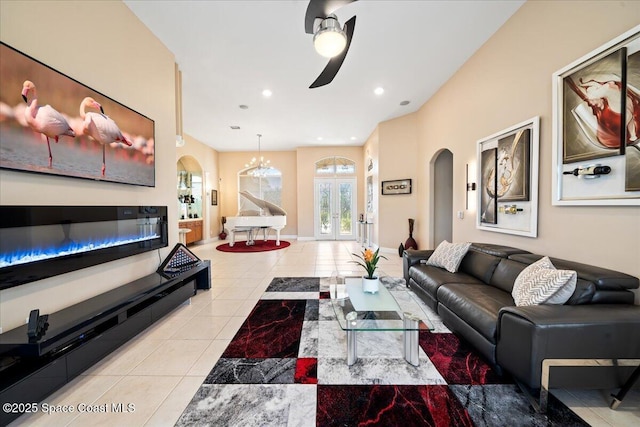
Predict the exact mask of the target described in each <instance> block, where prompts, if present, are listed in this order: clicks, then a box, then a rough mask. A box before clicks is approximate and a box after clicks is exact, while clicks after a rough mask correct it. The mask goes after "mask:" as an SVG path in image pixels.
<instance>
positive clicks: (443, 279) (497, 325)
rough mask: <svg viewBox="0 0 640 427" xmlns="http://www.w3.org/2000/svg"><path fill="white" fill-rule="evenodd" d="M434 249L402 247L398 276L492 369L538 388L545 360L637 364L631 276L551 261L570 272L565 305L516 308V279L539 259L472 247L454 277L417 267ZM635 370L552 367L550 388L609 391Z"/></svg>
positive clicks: (638, 338)
mask: <svg viewBox="0 0 640 427" xmlns="http://www.w3.org/2000/svg"><path fill="white" fill-rule="evenodd" d="M432 253H433V250H426V251H416V250H407V251H405V252H404V255H403V263H404V277H405V280H406V282H407V286H409V287H410V288H411V289H412V290H413V291H414V292H415V293H416V294H418V295H419V296H420V297H421V298H422V299H423V300H424V301H425V302H426V304H427V305H428V306H429V307H431V308H432V309H433V310H435V311H436V312H437V313H438V314H439V315H440V316H441V317H442V319H443V321H444V323H445V325H446V326H447V327H448V328H449V329H451V330H452V331H453V332H455V333H457V334H458V335H461V336H462V337H464V338H465V339H466V340H467V341H469V342H470V343H471V344H472V345H474V346H475V348H476V349H477V350H478V351H479V352H480V353H481V354H482V355H483V356H484V357H485V358H486V359H487V360H488V361H489V362H490V363H492V364H493V365H494V366H495V367H496V368H497V369H498V370H499V371H506V372H508V373H509V374H511V375H512V376H513V377H514V378H515V379H516V380H517V381H519V382H520V383H522V384H524V385H526V386H528V387H529V388H532V389H538V388H540V380H541V368H542V361H543V360H544V359H640V306H637V305H634V294H633V292H631V291H630V290H631V289H636V288H638V286H639V281H638V278H636V277H633V276H629V275H627V274H624V273H620V272H616V271H612V270H608V269H604V268H599V267H594V266H591V265H586V264H580V263H576V262H571V261H566V260H562V259H557V258H551V261H552V262H553V264H554V266H555V267H556V268H559V269H567V270H575V271H576V272H577V276H578V280H577V285H576V290H575V292H574V293H573V295H572V296H571V298H570V299H569V301H567V302H566V303H565V304H564V305H545V304H541V305H534V306H526V307H517V306H516V305H515V303H514V301H513V298H512V297H511V290H512V288H513V284H514V281H515V279H516V277H517V276H518V274H519V273H520V272H521V271H522V270H523V269H524V268H526V267H527V266H528V265H530V264H532V263H533V262H535V261H537V260H538V259H540V258H542V255H535V254H532V253H530V252H527V251H525V250H521V249H517V248H512V247H506V246H499V245H492V244H481V243H474V244H472V245H471V247H470V249H469V251H468V252H467V254H466V255H465V256H464V258H463V260H462V262H461V264H460V267H459V269H458V271H457V272H456V273H450V272H448V271H446V270H444V269H442V268H439V267H434V266H428V265H425V264H424V261H422V262H421V260H426V259H427V258H428V257H429V256H430V255H431V254H432ZM633 369H634V368H632V367H631V368H630V367H617V366H615V367H601V366H598V367H557V368H552V370H551V376H550V387H579V388H614V387H619V386H621V385H622V384H623V383H624V382H625V381H626V379H627V378H628V377H629V375H630V374H631V372H632V371H633Z"/></svg>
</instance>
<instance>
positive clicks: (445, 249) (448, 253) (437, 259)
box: [426, 240, 471, 273]
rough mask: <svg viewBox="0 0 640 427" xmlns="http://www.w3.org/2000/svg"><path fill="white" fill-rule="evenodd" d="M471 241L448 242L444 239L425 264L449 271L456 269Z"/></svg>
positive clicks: (452, 271)
mask: <svg viewBox="0 0 640 427" xmlns="http://www.w3.org/2000/svg"><path fill="white" fill-rule="evenodd" d="M469 246H471V243H449V242H447V241H446V240H445V241H444V242H442V243H440V244H439V245H438V247H437V248H436V250H435V251H433V254H431V256H430V257H429V259H427V262H426V264H427V265H432V266H434V267H441V268H444V269H445V270H447V271H448V272H450V273H455V272H456V271H458V267H459V266H460V263H461V262H462V258H464V256H465V255H466V253H467V251H468V250H469Z"/></svg>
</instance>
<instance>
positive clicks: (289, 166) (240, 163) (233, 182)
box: [218, 151, 298, 236]
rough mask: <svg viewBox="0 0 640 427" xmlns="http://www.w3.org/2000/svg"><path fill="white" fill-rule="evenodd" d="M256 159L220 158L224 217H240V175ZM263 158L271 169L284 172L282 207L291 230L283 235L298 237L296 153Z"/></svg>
mask: <svg viewBox="0 0 640 427" xmlns="http://www.w3.org/2000/svg"><path fill="white" fill-rule="evenodd" d="M255 155H256V153H255V152H252V151H244V152H221V153H219V154H218V159H219V167H220V182H219V185H220V190H219V193H218V200H219V203H220V206H219V207H220V215H221V216H236V215H237V214H238V171H241V170H243V169H245V164H246V163H247V162H248V161H249V160H251V158H252V157H253V156H255ZM262 155H263V156H264V158H265V159H268V160H270V161H271V166H273V167H274V168H276V169H278V170H280V172H282V206H281V207H282V208H283V209H284V210H285V211H286V212H287V226H286V227H285V228H284V229H283V230H282V231H281V234H282V235H283V236H284V235H288V236H295V235H296V234H297V229H298V221H297V218H298V205H297V196H296V191H297V185H298V184H297V180H296V173H297V172H296V153H295V151H263V152H262ZM227 231H228V230H227Z"/></svg>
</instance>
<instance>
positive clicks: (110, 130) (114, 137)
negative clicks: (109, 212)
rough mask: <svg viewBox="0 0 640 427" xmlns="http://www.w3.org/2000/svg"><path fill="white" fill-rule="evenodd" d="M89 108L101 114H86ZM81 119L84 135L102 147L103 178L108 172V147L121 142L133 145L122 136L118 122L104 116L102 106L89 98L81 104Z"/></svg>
mask: <svg viewBox="0 0 640 427" xmlns="http://www.w3.org/2000/svg"><path fill="white" fill-rule="evenodd" d="M87 107H90V108H94V109H96V110H98V111H100V112H99V113H94V112H85V109H86V108H87ZM80 117H81V118H82V120H83V124H82V133H83V134H84V135H87V136H89V137H90V138H91V139H93V140H95V141H96V142H99V143H100V144H101V145H102V176H104V174H105V171H106V166H105V149H106V148H105V147H106V145H107V144H111V143H112V142H121V143H123V144H126V145H128V146H129V147H130V146H131V145H132V143H131V141H129V140H127V138H125V137H124V135H122V132H121V131H120V128H118V125H117V124H116V122H114V121H113V120H112V119H110V118H109V116H107V115H105V114H104V110H103V109H102V105H100V103H98V102H97V101H96V100H95V99H93V98H91V97H89V96H88V97H86V98H84V99H83V100H82V102H81V103H80Z"/></svg>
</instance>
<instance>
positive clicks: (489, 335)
mask: <svg viewBox="0 0 640 427" xmlns="http://www.w3.org/2000/svg"><path fill="white" fill-rule="evenodd" d="M438 301H440V304H442V305H444V306H446V307H447V308H448V309H449V311H451V312H452V313H454V314H455V315H456V316H458V317H459V318H460V319H462V320H463V321H465V322H466V323H468V324H469V325H470V326H471V327H472V328H473V329H475V330H476V331H478V332H479V333H480V334H482V335H483V336H484V337H485V338H486V339H487V340H489V341H490V342H492V343H493V344H495V343H496V326H497V324H498V313H499V312H500V309H501V308H502V307H507V306H513V305H514V303H513V299H512V298H511V295H510V294H508V293H506V292H504V291H503V290H501V289H498V288H494V287H493V286H489V285H482V284H478V285H470V284H463V283H448V284H446V285H442V286H440V288H439V289H438Z"/></svg>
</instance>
